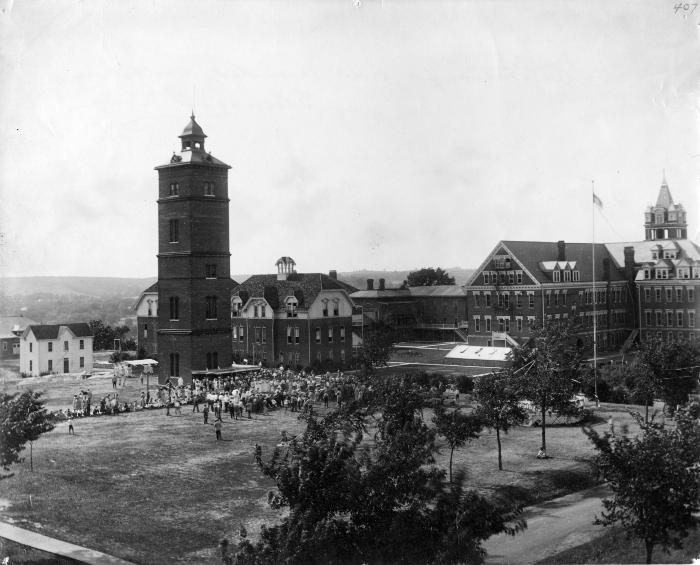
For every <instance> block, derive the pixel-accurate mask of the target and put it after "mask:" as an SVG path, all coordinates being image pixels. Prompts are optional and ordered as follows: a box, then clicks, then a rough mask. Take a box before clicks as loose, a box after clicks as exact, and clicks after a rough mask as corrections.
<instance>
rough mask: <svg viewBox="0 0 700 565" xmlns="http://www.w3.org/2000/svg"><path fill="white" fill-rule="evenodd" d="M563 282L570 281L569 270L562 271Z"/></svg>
mask: <svg viewBox="0 0 700 565" xmlns="http://www.w3.org/2000/svg"><path fill="white" fill-rule="evenodd" d="M564 282H571V271H569V270H568V269H567V270H566V271H564Z"/></svg>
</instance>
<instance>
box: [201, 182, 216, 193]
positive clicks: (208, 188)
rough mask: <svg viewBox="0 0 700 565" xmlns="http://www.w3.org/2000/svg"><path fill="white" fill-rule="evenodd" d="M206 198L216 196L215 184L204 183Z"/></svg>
mask: <svg viewBox="0 0 700 565" xmlns="http://www.w3.org/2000/svg"><path fill="white" fill-rule="evenodd" d="M204 196H215V186H214V183H213V182H205V183H204Z"/></svg>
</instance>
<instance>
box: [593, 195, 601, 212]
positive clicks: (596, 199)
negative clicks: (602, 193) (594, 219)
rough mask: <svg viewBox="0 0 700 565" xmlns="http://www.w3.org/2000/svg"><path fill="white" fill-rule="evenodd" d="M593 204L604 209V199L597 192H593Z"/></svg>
mask: <svg viewBox="0 0 700 565" xmlns="http://www.w3.org/2000/svg"><path fill="white" fill-rule="evenodd" d="M593 205H594V206H598V208H600V209H601V210H602V209H603V201H602V200H601V199H600V198H598V197H597V196H596V194H595V192H594V193H593Z"/></svg>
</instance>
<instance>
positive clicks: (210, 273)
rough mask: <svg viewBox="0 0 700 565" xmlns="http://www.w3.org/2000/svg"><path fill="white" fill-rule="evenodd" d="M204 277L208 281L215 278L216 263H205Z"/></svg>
mask: <svg viewBox="0 0 700 565" xmlns="http://www.w3.org/2000/svg"><path fill="white" fill-rule="evenodd" d="M204 276H205V277H206V278H208V279H215V278H216V263H207V264H206V265H205V266H204Z"/></svg>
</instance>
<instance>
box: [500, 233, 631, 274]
mask: <svg viewBox="0 0 700 565" xmlns="http://www.w3.org/2000/svg"><path fill="white" fill-rule="evenodd" d="M501 244H502V245H504V246H505V247H506V248H507V249H508V250H509V251H510V252H511V253H512V254H513V255H514V259H515V260H516V261H517V262H519V263H520V264H521V265H522V266H523V267H524V268H525V269H526V270H527V271H528V272H529V273H530V274H531V275H532V276H534V277H535V279H536V280H537V282H540V283H551V282H552V278H551V273H549V272H545V271H543V270H542V269H541V268H540V262H548V261H556V260H557V258H558V254H559V245H558V242H556V241H502V242H500V243H499V244H498V245H501ZM594 245H595V263H596V264H595V275H596V281H602V280H603V259H605V258H606V257H607V258H610V254H609V253H608V251H607V250H606V248H605V244H603V243H596V244H594ZM565 260H566V261H568V262H575V263H576V267H577V270H578V271H579V276H580V282H592V281H593V245H592V244H590V243H569V242H567V243H566V252H565ZM611 263H612V261H611ZM623 264H624V261H623ZM610 267H611V268H610V280H612V281H623V280H625V279H624V277H623V276H622V274H621V273H619V272H618V271H617V269H614V268H613V265H612V264H611V265H610Z"/></svg>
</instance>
